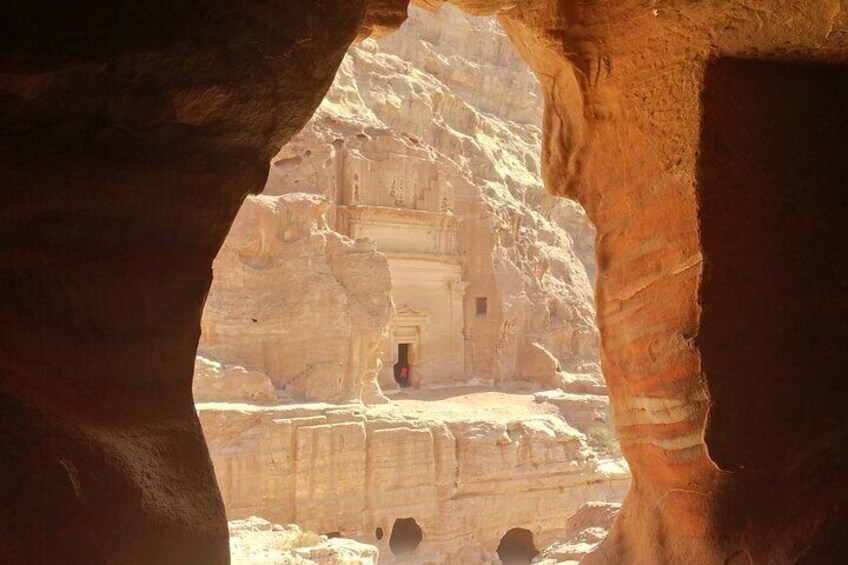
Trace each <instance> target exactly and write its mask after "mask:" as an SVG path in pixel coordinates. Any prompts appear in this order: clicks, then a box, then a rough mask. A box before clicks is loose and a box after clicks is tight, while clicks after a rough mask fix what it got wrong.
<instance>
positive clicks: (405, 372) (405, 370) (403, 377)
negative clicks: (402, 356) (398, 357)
mask: <svg viewBox="0 0 848 565" xmlns="http://www.w3.org/2000/svg"><path fill="white" fill-rule="evenodd" d="M397 382H398V384H399V385H400V386H401V387H402V388H406V387H408V386H409V367H408V366H406V365H404V366H403V367H401V368H400V374H399V375H398V378H397Z"/></svg>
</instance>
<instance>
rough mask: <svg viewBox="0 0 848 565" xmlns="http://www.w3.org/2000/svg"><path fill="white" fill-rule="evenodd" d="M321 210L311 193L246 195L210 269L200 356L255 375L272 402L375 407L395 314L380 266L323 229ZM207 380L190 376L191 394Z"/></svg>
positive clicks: (384, 267)
mask: <svg viewBox="0 0 848 565" xmlns="http://www.w3.org/2000/svg"><path fill="white" fill-rule="evenodd" d="M327 208H328V204H327V202H326V201H324V200H323V199H321V198H320V197H318V196H316V195H311V194H288V195H285V196H266V195H262V196H251V197H248V199H247V200H246V201H245V203H244V205H243V206H242V208H241V211H240V212H239V214H238V216H237V217H236V220H235V222H234V223H233V227H232V228H231V229H230V233H229V235H228V236H227V239H226V241H225V242H224V246H223V247H222V249H221V251H220V252H219V253H218V257H217V258H216V259H215V263H214V264H213V270H214V280H213V283H212V288H211V289H210V291H209V298H208V299H207V301H206V308H205V311H204V315H203V337H202V339H201V343H200V347H199V353H200V354H201V355H205V356H207V357H209V358H211V359H213V360H215V361H219V362H224V363H226V364H233V365H240V366H244V367H246V368H248V369H250V370H253V371H261V372H264V373H265V374H266V375H267V377H268V378H269V379H270V381H271V383H273V385H274V388H275V389H276V391H277V395H278V397H279V398H278V400H279V401H281V402H282V401H285V400H286V399H288V400H315V401H325V402H347V401H352V400H362V399H363V396H364V399H365V400H366V401H371V402H374V401H377V400H378V399H379V393H378V392H377V384H376V377H377V372H378V370H379V367H380V356H381V353H382V346H383V342H384V341H385V339H386V337H387V331H388V330H387V328H388V324H389V321H390V320H391V318H392V316H393V315H394V306H393V305H392V299H391V295H390V290H391V279H390V275H389V266H388V264H387V262H386V258H385V257H384V256H383V255H382V254H380V253H378V252H376V251H375V250H374V249H373V245H370V244H369V243H368V242H367V241H359V242H353V241H351V240H350V239H348V238H345V237H344V236H342V235H340V234H338V233H336V232H334V231H332V230H330V229H328V228H327V225H326V222H325V221H324V214H325V212H326V210H327ZM204 366H205V365H204V364H203V363H198V367H204ZM207 381H208V379H207V378H204V374H203V373H202V372H201V371H198V372H197V374H196V377H195V390H196V391H198V388H199V387H201V386H203V384H204V383H205V382H207ZM226 399H231V400H236V399H235V398H226V397H225V396H220V395H218V396H215V395H207V396H206V397H205V398H204V396H203V395H202V394H201V395H200V397H198V398H197V400H198V401H202V400H226ZM247 399H249V397H244V398H241V399H238V400H247Z"/></svg>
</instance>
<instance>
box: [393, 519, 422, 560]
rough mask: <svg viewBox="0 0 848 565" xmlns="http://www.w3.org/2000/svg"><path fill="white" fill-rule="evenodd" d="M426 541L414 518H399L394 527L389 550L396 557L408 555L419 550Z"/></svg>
mask: <svg viewBox="0 0 848 565" xmlns="http://www.w3.org/2000/svg"><path fill="white" fill-rule="evenodd" d="M423 539H424V532H422V531H421V526H419V525H418V523H417V522H416V521H415V519H414V518H398V519H397V520H395V524H394V526H392V535H391V537H390V538H389V548H390V549H391V550H392V553H393V554H394V555H396V556H401V555H408V554H410V553H414V552H415V550H416V549H418V545H419V544H420V543H421V541H422V540H423Z"/></svg>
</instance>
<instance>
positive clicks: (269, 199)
mask: <svg viewBox="0 0 848 565" xmlns="http://www.w3.org/2000/svg"><path fill="white" fill-rule="evenodd" d="M539 96H540V92H539V86H538V83H537V81H536V79H535V77H534V76H533V75H532V74H531V73H530V72H529V70H528V68H527V67H526V65H525V63H524V62H523V61H522V60H521V59H520V58H519V57H518V55H517V53H516V52H515V51H514V49H513V48H512V47H511V46H510V45H509V43H508V41H507V39H506V36H505V34H504V33H503V31H502V30H501V29H500V27H499V25H498V24H497V22H496V21H495V20H492V19H480V18H472V17H469V16H466V15H464V14H463V13H462V12H460V11H459V10H457V9H455V8H451V7H447V8H445V9H444V10H443V11H441V12H439V13H438V14H436V15H430V14H426V13H424V12H421V11H419V10H417V9H414V10H412V11H411V18H410V21H409V22H408V23H407V24H406V26H405V27H404V29H403V30H402V31H400V32H399V33H398V34H396V35H393V36H391V37H390V38H386V39H385V40H383V41H381V42H379V43H377V42H374V41H366V42H365V43H363V44H362V45H359V46H356V47H354V48H353V49H352V50H351V52H350V53H349V55H348V56H347V57H346V58H345V60H344V62H343V64H342V67H341V69H340V72H339V74H338V76H337V79H336V81H335V83H334V85H333V87H332V88H331V90H330V92H329V94H328V96H327V98H326V99H325V101H324V102H323V104H322V105H321V107H320V108H319V111H318V113H317V114H316V116H315V118H314V119H313V120H312V121H311V122H310V123H309V124H308V125H307V127H306V128H305V129H304V130H303V131H302V132H301V133H300V134H298V135H297V136H296V137H295V138H294V139H293V141H292V143H290V144H289V145H288V146H286V147H285V148H284V149H283V150H282V151H281V152H280V154H279V155H278V156H277V157H276V158H275V159H274V161H273V163H272V167H271V173H270V175H269V181H268V184H267V186H266V190H265V193H264V194H263V195H261V196H258V197H251V198H249V199H248V200H247V202H246V203H245V207H244V208H243V209H242V211H241V213H240V214H239V216H238V217H237V219H236V222H235V224H234V226H233V228H232V230H231V233H230V237H229V238H228V240H227V241H226V242H225V244H224V247H223V249H222V252H221V253H220V254H219V256H218V258H217V259H216V262H215V281H214V283H213V287H212V289H211V291H210V297H209V300H208V306H207V309H206V311H205V312H204V323H203V328H204V335H203V338H202V340H201V347H200V352H201V354H202V355H204V356H208V358H209V359H208V360H205V361H204V360H203V359H201V358H199V359H198V365H197V367H198V370H200V369H203V370H204V371H206V373H208V372H209V369H208V367H209V364H210V363H214V362H218V363H219V364H221V365H222V366H223V367H229V366H231V365H235V366H237V367H239V368H240V367H242V366H243V367H244V369H234V370H245V371H247V370H250V371H254V372H255V373H257V374H259V375H267V378H268V379H270V381H271V382H272V383H273V385H274V388H275V393H276V394H277V396H278V402H277V403H276V404H277V405H275V406H268V405H267V404H268V403H267V402H264V401H260V400H256V399H251V398H250V397H249V396H247V394H246V395H245V396H244V397H243V398H241V399H238V398H235V397H233V395H231V394H227V395H226V396H225V395H224V394H223V393H222V392H219V397H218V398H215V397H213V396H211V395H209V394H207V396H205V397H204V398H203V399H201V398H200V397H198V401H199V403H198V406H197V407H198V412H199V414H200V418H201V423H202V425H203V427H204V431H205V433H206V437H207V441H208V444H209V448H210V453H211V455H212V459H213V462H214V464H215V469H216V475H217V478H218V483H219V485H220V488H221V492H222V495H223V498H224V501H225V505H226V507H227V513H228V517H229V518H230V519H236V520H238V519H244V518H247V517H249V516H262V517H263V518H265V519H267V520H271V521H273V522H277V523H285V524H298V525H299V526H300V527H302V528H304V529H308V530H312V531H316V532H320V533H331V532H332V533H338V534H340V535H341V536H344V537H348V538H353V539H357V540H359V541H362V542H366V543H369V544H373V545H375V546H377V547H378V548H379V549H380V552H381V557H380V559H381V563H393V562H395V561H394V560H397V562H398V563H420V564H421V565H423V564H427V563H429V564H453V565H483V564H490V563H499V560H498V558H497V554H496V550H497V548H498V546H499V542H500V541H501V538H502V537H503V536H504V535H505V533H506V532H507V531H509V530H511V529H513V528H522V529H526V530H527V531H529V532H531V535H532V537H533V543H534V545H535V546H537V547H538V548H540V549H541V548H543V547H545V546H546V545H548V544H550V543H553V542H555V541H557V540H559V539H562V538H563V536H566V535H567V533H568V531H567V529H566V524H567V521H568V518H569V516H571V514H572V513H573V512H574V511H576V510H577V508H578V507H579V506H580V505H581V504H583V503H585V502H586V501H593V500H600V501H620V500H621V499H622V498H623V496H624V493H625V492H626V489H627V488H628V486H629V471H628V469H627V467H626V464H624V462H623V460H621V458H620V454H619V453H618V447H617V444H615V442H614V440H611V439H610V438H611V437H612V431H611V415H610V409H609V400H608V398H607V397H606V396H605V393H606V389H605V386H604V383H603V379H602V378H601V376H600V372H599V365H598V340H597V329H596V327H595V324H594V305H593V297H592V288H591V285H592V280H593V277H594V257H593V251H592V244H591V240H592V239H593V233H594V231H593V228H592V227H591V224H590V223H589V222H588V220H587V219H586V217H585V215H584V213H583V212H582V209H580V208H579V207H578V206H576V205H574V204H573V203H571V202H569V201H567V200H563V199H556V198H553V197H551V196H549V195H547V193H546V192H545V190H544V187H543V186H542V182H541V178H540V176H539V174H540V166H539V155H540V152H541V148H540V144H541V112H540V98H539ZM334 242H340V243H334ZM333 246H335V247H341V248H343V249H347V248H351V247H355V248H356V249H358V250H359V253H358V254H350V258H351V259H350V261H349V262H348V263H347V264H346V265H345V269H347V270H348V271H350V272H351V273H353V275H354V279H355V280H357V281H366V280H367V281H369V284H367V285H364V286H361V287H360V286H352V285H349V284H345V285H338V284H337V282H336V280H337V279H338V277H339V272H341V271H340V270H332V269H330V268H329V266H332V265H331V263H332V259H331V257H330V256H329V252H328V250H330V249H333V248H334V247H333ZM328 265H329V266H328ZM369 269H370V270H369ZM366 273H370V274H368V276H365V274H366ZM330 275H332V276H330ZM333 277H335V278H333ZM368 292H373V293H374V295H369V294H368ZM389 295H391V300H392V302H393V303H394V311H389V310H390V309H387V305H386V301H387V300H388V297H389ZM481 298H483V299H485V302H484V304H483V306H482V307H481V303H480V299H481ZM357 309H359V310H364V311H365V312H366V313H370V315H369V316H364V317H363V316H360V318H362V319H365V320H367V321H368V324H365V323H360V324H359V325H352V324H350V323H348V322H346V320H347V318H348V317H350V316H351V314H350V313H349V312H355V311H356V310H357ZM364 342H367V345H368V347H367V348H365V349H363V351H367V352H368V354H369V355H363V354H354V355H351V354H348V351H349V349H348V348H350V347H351V345H353V346H356V345H357V344H362V343H364ZM377 343H379V345H377V346H375V345H374V344H377ZM401 343H404V344H407V345H409V346H410V348H411V355H410V359H411V368H412V383H411V384H412V385H413V386H412V388H410V389H399V388H398V384H397V383H396V381H395V378H394V374H393V371H392V370H393V365H394V364H395V363H396V362H397V361H398V354H397V348H398V344H401ZM355 351H356V350H354V352H355ZM375 354H376V355H375ZM212 360H214V361H212ZM297 363H300V364H301V365H302V366H304V367H309V371H306V370H305V369H302V368H301V365H296V364H297ZM322 363H323V365H322ZM357 363H358V364H357ZM380 363H382V370H379V369H378V368H377V367H379V365H380ZM324 365H326V367H324ZM223 370H224V369H218V372H221V371H223ZM310 371H311V372H310ZM206 373H204V374H199V375H198V379H197V381H196V392H198V387H200V386H201V385H202V386H204V387H205V389H209V388H210V385H209V383H210V382H211V383H212V384H215V383H219V382H220V381H222V380H226V379H224V378H222V377H220V376H217V373H215V376H216V377H217V379H218V380H210V378H209V376H208V375H206ZM375 377H376V379H377V381H376V382H375ZM255 379H256V380H258V381H261V379H260V378H259V377H255ZM338 379H347V380H344V381H339V380H338ZM377 383H379V388H378V386H377ZM260 385H261V383H260V382H257V383H256V385H254V386H260ZM346 387H347V388H346ZM350 387H353V388H352V389H351V388H350ZM357 387H361V388H362V389H363V390H362V392H357V391H358V389H357ZM221 388H222V387H221V386H219V387H218V389H221ZM380 389H382V391H383V392H385V393H386V394H387V395H388V397H389V399H391V404H388V405H385V404H381V405H375V404H377V403H378V402H385V397H383V396H382V394H381V392H380ZM227 390H229V389H227ZM264 390H265V387H264V385H261V390H252V392H250V391H245V392H246V393H247V392H250V393H251V394H254V395H255V396H258V397H260V398H264ZM351 390H353V392H350V391H351ZM368 391H370V393H367V394H366V392H368ZM200 400H205V401H203V402H200ZM239 400H241V402H239ZM305 400H310V401H313V402H312V403H310V404H306V403H304V401H305ZM359 400H361V401H363V403H362V404H358V403H350V402H351V401H354V402H355V401H359ZM404 518H413V519H414V520H415V521H416V523H417V525H418V526H419V527H420V528H421V530H422V532H423V539H422V541H421V543H420V545H419V546H418V547H417V548H416V549H415V551H414V552H412V553H410V554H408V555H395V553H394V551H393V549H392V547H391V544H390V539H391V534H392V531H393V527H394V524H395V521H396V520H397V519H404ZM378 532H382V533H381V534H378ZM240 543H242V542H240Z"/></svg>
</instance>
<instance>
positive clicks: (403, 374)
mask: <svg viewBox="0 0 848 565" xmlns="http://www.w3.org/2000/svg"><path fill="white" fill-rule="evenodd" d="M409 347H410V344H408V343H399V344H398V351H397V356H398V360H397V363H395V367H394V371H395V382H396V383H397V384H398V386H400V387H401V388H408V387H409V385H410V384H411V373H412V367H411V366H410V364H409Z"/></svg>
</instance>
